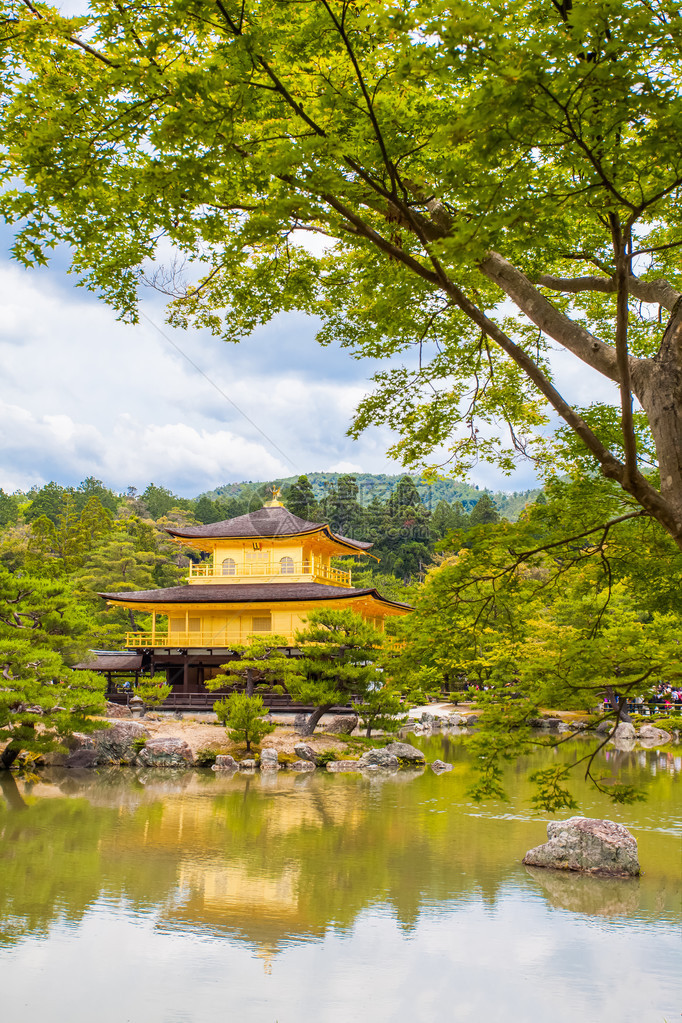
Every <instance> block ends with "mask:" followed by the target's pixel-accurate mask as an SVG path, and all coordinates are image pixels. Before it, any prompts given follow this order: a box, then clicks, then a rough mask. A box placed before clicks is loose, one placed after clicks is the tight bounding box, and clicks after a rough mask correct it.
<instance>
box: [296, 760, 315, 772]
mask: <svg viewBox="0 0 682 1023" xmlns="http://www.w3.org/2000/svg"><path fill="white" fill-rule="evenodd" d="M290 769H291V770H292V771H314V770H315V764H313V763H312V762H311V761H310V760H294V762H293V764H291V765H290Z"/></svg>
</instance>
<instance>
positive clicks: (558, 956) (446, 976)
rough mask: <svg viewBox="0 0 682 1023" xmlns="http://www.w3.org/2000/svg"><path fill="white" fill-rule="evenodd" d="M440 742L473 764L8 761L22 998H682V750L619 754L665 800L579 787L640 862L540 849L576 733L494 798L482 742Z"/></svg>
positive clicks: (273, 1002) (460, 1001) (516, 1001)
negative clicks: (302, 771)
mask: <svg viewBox="0 0 682 1023" xmlns="http://www.w3.org/2000/svg"><path fill="white" fill-rule="evenodd" d="M421 745H422V746H423V747H426V749H427V755H428V757H429V759H434V758H435V757H436V756H440V757H441V758H442V759H444V760H448V761H450V762H451V763H453V764H454V770H453V771H452V772H451V773H448V774H445V775H442V776H440V777H436V776H435V775H434V774H433V773H432V772H431V771H430V770H429V771H426V772H425V773H423V774H420V775H415V774H414V773H406V772H400V773H399V774H397V775H394V776H389V777H387V778H383V777H382V778H380V777H377V776H370V777H362V776H359V775H328V774H326V773H323V772H317V773H315V774H314V775H302V776H297V775H294V774H292V773H289V772H280V773H279V774H277V775H275V776H270V775H266V776H261V775H255V776H252V777H245V776H243V775H236V776H233V777H229V776H225V775H221V774H215V773H213V772H211V771H191V772H182V773H180V772H162V771H158V770H157V771H155V772H152V771H146V772H145V771H138V770H133V769H123V770H121V769H107V770H102V771H99V772H97V773H95V772H77V771H65V770H56V769H53V770H52V771H51V772H48V773H46V774H44V775H43V776H41V780H40V781H39V782H38V783H36V784H34V785H30V784H27V783H25V782H22V781H21V780H18V781H17V783H16V785H14V783H13V781H11V780H10V779H8V778H7V777H5V779H4V795H5V799H4V800H2V801H0V829H1V831H0V833H1V834H2V844H1V846H0V992H1V998H2V1006H3V1009H4V1014H5V1015H7V1016H9V1017H10V1018H12V1017H16V1016H20V1017H21V1018H22V1019H23V1020H44V1021H50V1023H54V1021H58V1023H61V1021H62V1020H63V1021H67V1020H68V1021H69V1023H85V1021H87V1023H90V1021H91V1020H93V1019H95V1020H97V1021H98V1023H125V1021H132V1023H138V1021H144V1023H214V1021H221V1023H222V1021H228V1020H242V1021H246V1023H251V1021H254V1023H299V1021H300V1020H301V1019H302V1018H312V1019H315V1020H316V1021H323V1023H327V1021H329V1023H349V1021H355V1020H366V1019H371V1020H372V1021H377V1023H384V1021H394V1020H395V1021H402V1020H408V1019H409V1020H411V1021H412V1020H416V1021H425V1023H426V1021H428V1023H431V1021H434V1020H441V1019H444V1020H482V1021H486V1023H492V1021H498V1020H499V1021H500V1023H509V1021H522V1023H525V1021H529V1023H530V1021H544V1020H548V1019H551V1020H552V1021H553V1023H564V1021H565V1023H569V1021H570V1023H574V1021H575V1020H581V1021H582V1023H591V1021H595V1023H596V1021H600V1023H601V1021H611V1020H613V1021H616V1020H618V1021H630V1020H632V1021H635V1020H636V1021H638V1023H648V1021H651V1023H664V1021H668V1023H670V1021H672V1020H675V1019H677V1020H679V1018H680V1011H681V1010H682V985H681V983H680V973H681V971H680V965H681V956H680V952H681V947H680V922H681V920H682V907H681V882H682V855H681V853H682V848H681V841H680V836H681V834H682V790H681V788H680V785H679V781H680V771H681V769H682V758H681V756H680V755H678V754H671V753H661V752H655V751H649V752H636V753H629V754H628V753H615V752H612V753H610V754H608V759H604V758H602V761H601V767H602V770H603V773H604V775H605V776H606V777H612V776H615V774H616V773H617V772H620V773H621V778H623V779H625V780H628V781H632V782H635V783H638V784H641V785H645V786H646V788H647V791H648V799H647V802H645V803H640V804H636V805H634V806H630V807H622V808H618V807H614V806H612V805H611V804H610V803H609V802H608V801H607V800H606V799H605V798H604V797H603V796H600V795H599V794H595V793H593V792H591V791H590V790H589V789H587V788H586V787H585V786H584V785H582V784H580V783H578V784H576V786H575V788H576V795H577V797H578V798H579V802H580V810H579V812H580V813H582V814H584V815H586V816H600V817H603V816H606V817H610V818H611V819H613V820H618V821H620V822H622V823H624V824H626V825H627V826H628V827H629V828H630V829H631V830H632V832H633V833H634V835H635V836H636V838H637V840H638V843H639V852H640V861H641V864H642V868H643V871H644V873H643V875H642V877H641V878H640V879H636V880H628V881H624V880H603V879H597V878H592V877H581V876H577V875H564V874H557V873H554V872H548V871H541V870H529V869H527V868H525V867H523V865H522V864H521V862H520V861H521V858H522V856H523V854H524V853H525V851H526V850H527V849H528V848H530V847H531V846H534V845H537V844H539V843H540V842H542V841H544V840H545V837H546V825H547V820H548V819H549V818H548V817H547V816H544V815H542V814H537V813H535V812H533V811H532V810H531V809H530V804H529V797H530V794H531V792H530V787H529V784H528V782H527V780H526V776H527V774H528V772H529V770H532V769H537V768H538V767H540V766H544V765H545V764H546V763H547V762H548V759H547V758H556V757H557V756H559V757H571V756H575V755H576V754H575V752H572V751H571V747H570V746H568V745H567V746H565V747H562V751H561V752H560V753H551V752H548V751H543V752H542V753H539V754H537V755H535V756H534V757H532V758H526V759H525V760H523V761H522V762H519V763H516V764H514V765H511V766H510V768H509V770H508V772H507V783H508V788H509V794H510V801H509V802H508V803H501V802H495V803H489V804H483V805H476V804H474V803H472V802H471V801H470V800H469V799H468V797H467V795H466V787H467V784H468V771H469V765H468V760H467V756H468V755H467V751H466V747H465V744H464V742H463V741H462V740H461V739H448V738H446V737H442V736H440V737H438V738H433V739H430V740H426V741H423V740H422V741H421ZM572 745H573V744H572ZM575 748H577V744H575V745H574V749H575ZM580 749H581V751H582V750H583V749H584V746H582V747H580ZM22 801H23V803H24V804H25V805H24V806H22V805H21V802H22ZM560 816H562V817H566V816H568V814H566V813H563V814H561V815H560Z"/></svg>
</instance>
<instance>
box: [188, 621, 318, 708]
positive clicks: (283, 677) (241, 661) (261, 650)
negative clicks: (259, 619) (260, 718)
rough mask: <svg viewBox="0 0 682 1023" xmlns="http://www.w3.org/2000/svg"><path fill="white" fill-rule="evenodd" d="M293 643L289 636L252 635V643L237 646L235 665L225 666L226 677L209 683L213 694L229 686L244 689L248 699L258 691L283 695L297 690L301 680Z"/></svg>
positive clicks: (235, 646)
mask: <svg viewBox="0 0 682 1023" xmlns="http://www.w3.org/2000/svg"><path fill="white" fill-rule="evenodd" d="M288 645H289V641H288V640H287V639H286V637H285V636H277V635H271V634H269V633H268V634H267V635H264V636H263V635H257V634H255V635H252V636H250V637H249V642H248V643H237V644H234V646H233V649H234V651H235V653H237V654H238V655H240V656H238V657H236V658H235V659H234V660H232V661H228V662H227V664H223V665H221V667H222V668H223V671H224V673H223V674H220V675H216V676H215V678H212V679H207V680H206V688H207V689H208V690H209V691H210V692H215V691H216V690H217V689H223V688H224V687H226V686H234V685H244V686H246V692H247V695H248V696H252V695H253V693H254V691H255V690H256V689H258V688H260V689H269V690H271V691H273V690H274V691H275V692H280V693H281V692H283V691H284V690H283V687H286V688H287V689H289V687H290V686H292V685H293V686H295V684H296V682H297V680H298V676H299V666H298V661H297V659H296V658H292V657H289V656H288V653H287V652H286V651H288Z"/></svg>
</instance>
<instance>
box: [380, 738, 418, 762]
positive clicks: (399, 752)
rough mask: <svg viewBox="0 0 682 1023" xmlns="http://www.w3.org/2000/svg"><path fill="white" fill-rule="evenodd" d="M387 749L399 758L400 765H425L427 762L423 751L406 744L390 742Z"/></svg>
mask: <svg viewBox="0 0 682 1023" xmlns="http://www.w3.org/2000/svg"><path fill="white" fill-rule="evenodd" d="M385 749H386V751H387V752H388V753H392V754H393V756H394V757H397V758H398V763H400V764H423V763H425V762H426V757H425V756H424V754H423V753H422V751H421V750H419V749H417V748H416V746H410V745H409V743H406V742H389V744H388V746H386V747H385Z"/></svg>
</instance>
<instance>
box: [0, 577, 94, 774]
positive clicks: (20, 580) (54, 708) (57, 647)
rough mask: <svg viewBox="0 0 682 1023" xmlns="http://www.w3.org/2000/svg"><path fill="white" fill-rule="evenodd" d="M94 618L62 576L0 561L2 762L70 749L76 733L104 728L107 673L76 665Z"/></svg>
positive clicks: (2, 764)
mask: <svg viewBox="0 0 682 1023" xmlns="http://www.w3.org/2000/svg"><path fill="white" fill-rule="evenodd" d="M87 634H88V622H87V618H86V616H85V615H84V613H83V611H82V609H81V608H80V607H79V606H78V604H77V602H76V601H75V599H74V596H73V593H72V591H71V589H70V588H69V587H68V586H67V585H65V584H64V583H62V582H60V581H58V580H57V581H55V580H49V579H44V578H40V577H35V576H33V577H32V576H30V575H27V574H22V575H21V576H15V575H12V574H11V573H10V572H8V571H7V570H6V569H5V568H2V567H0V675H1V677H2V686H1V687H0V745H5V744H6V745H5V748H4V750H3V752H2V754H0V768H9V767H10V766H11V765H12V763H13V762H14V761H15V760H16V758H17V757H18V756H19V754H20V753H22V752H32V753H44V752H48V751H52V750H57V749H63V748H64V746H63V742H64V740H65V739H66V738H67V737H68V736H69V735H70V734H71V733H72V732H74V731H78V732H88V731H92V729H93V728H95V727H97V723H96V722H92V721H90V720H89V716H90V715H91V714H102V713H103V712H104V709H105V705H104V679H102V678H101V677H100V676H99V675H96V674H95V673H94V672H90V671H72V670H71V669H70V668H69V667H68V664H69V663H73V662H74V661H75V660H76V659H77V657H78V656H81V655H82V654H83V653H84V651H85V644H86V637H87Z"/></svg>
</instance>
